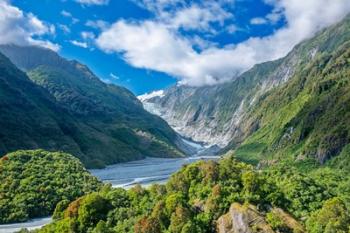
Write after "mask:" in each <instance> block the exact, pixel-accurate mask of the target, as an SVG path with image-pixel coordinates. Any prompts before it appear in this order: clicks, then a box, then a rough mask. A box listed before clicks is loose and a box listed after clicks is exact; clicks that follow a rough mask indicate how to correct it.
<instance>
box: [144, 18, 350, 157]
mask: <svg viewBox="0 0 350 233" xmlns="http://www.w3.org/2000/svg"><path fill="white" fill-rule="evenodd" d="M349 28H350V16H347V17H346V18H345V19H344V20H343V21H342V22H340V23H338V24H336V25H333V26H331V27H329V28H327V29H325V30H323V31H321V32H319V33H318V34H317V35H316V36H315V37H313V38H310V39H308V40H305V41H303V42H302V43H300V44H298V45H297V46H295V47H294V49H293V50H292V51H291V52H290V53H289V54H288V55H287V56H285V57H284V58H281V59H279V60H276V61H271V62H265V63H262V64H259V65H256V66H254V67H253V68H252V69H250V70H248V71H247V72H245V73H243V74H241V75H240V76H238V77H236V78H234V79H233V80H232V81H230V82H228V83H224V84H220V85H215V86H206V87H199V88H195V87H186V86H174V87H171V88H169V89H167V90H165V91H164V92H163V93H162V95H160V96H151V97H150V98H145V99H143V104H144V106H145V108H146V109H148V110H149V111H151V112H153V113H155V114H158V115H159V116H161V117H162V118H164V119H165V120H166V121H167V122H168V123H169V124H170V125H172V126H173V128H175V129H176V130H177V131H178V132H180V133H181V134H183V135H185V136H186V137H189V138H192V139H194V140H196V141H202V142H205V143H207V144H209V145H213V144H216V145H219V146H220V147H224V148H225V150H234V151H235V155H236V156H237V158H239V159H242V160H243V161H246V162H251V163H259V162H260V161H262V160H265V159H268V160H272V159H276V158H273V157H278V158H277V159H285V158H286V157H287V156H290V157H289V158H291V159H297V158H299V159H300V158H313V159H315V160H317V161H318V162H319V163H321V164H322V163H325V162H326V161H327V160H329V159H331V158H332V157H334V156H337V155H339V154H340V153H341V151H342V150H343V148H345V147H346V146H347V145H349V143H350V127H348V125H349V120H348V119H349V117H348V115H349V114H350V111H349V103H350V101H349V98H350V97H349V96H348V93H349V89H350V85H349V82H348V80H347V79H348V78H347V77H349V70H350V66H349V53H350V52H349V43H350V30H349ZM240 148H241V150H239V149H240ZM267 156H269V158H266V157H267Z"/></svg>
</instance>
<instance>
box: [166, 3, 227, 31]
mask: <svg viewBox="0 0 350 233" xmlns="http://www.w3.org/2000/svg"><path fill="white" fill-rule="evenodd" d="M231 17H233V15H232V14H231V13H229V12H227V11H226V10H224V9H223V8H222V7H221V5H220V4H219V3H216V2H208V3H203V4H202V5H197V4H193V5H190V6H189V7H184V8H181V9H179V10H177V11H175V12H172V13H165V12H163V13H162V14H161V15H160V20H161V21H162V22H163V23H165V24H167V25H168V26H169V27H173V28H175V29H178V28H182V29H185V30H197V31H211V30H212V27H211V26H210V24H211V23H214V22H217V23H219V24H221V25H223V24H224V21H225V20H227V19H229V18H231Z"/></svg>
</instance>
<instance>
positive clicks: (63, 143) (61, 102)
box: [0, 45, 184, 167]
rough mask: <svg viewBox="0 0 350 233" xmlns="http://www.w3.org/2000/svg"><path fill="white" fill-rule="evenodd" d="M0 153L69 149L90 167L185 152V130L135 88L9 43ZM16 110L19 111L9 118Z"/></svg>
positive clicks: (3, 63)
mask: <svg viewBox="0 0 350 233" xmlns="http://www.w3.org/2000/svg"><path fill="white" fill-rule="evenodd" d="M0 51H3V52H5V53H6V54H8V55H9V57H10V59H11V60H12V61H13V62H14V63H15V64H17V65H18V66H19V67H21V68H22V69H23V70H25V71H26V72H27V74H28V77H29V78H28V77H27V76H26V74H25V73H23V72H21V71H20V70H19V69H17V68H16V67H15V66H14V65H13V64H11V62H10V61H9V60H8V59H7V58H6V57H4V56H1V67H0V68H1V79H2V88H1V89H0V91H1V92H0V94H1V95H2V96H4V98H2V99H1V105H2V106H1V109H2V112H1V113H0V115H1V117H0V122H1V124H0V125H1V126H0V129H1V130H0V138H1V140H0V152H1V153H3V154H4V153H6V152H11V151H15V150H17V149H36V148H43V149H47V150H62V151H66V152H69V153H72V154H73V155H75V156H77V157H79V158H80V159H81V160H82V161H83V163H84V164H85V165H86V166H88V167H102V166H105V165H106V164H113V163H117V162H122V161H129V160H134V159H140V158H144V157H145V156H156V157H178V156H184V154H183V152H181V151H180V150H179V149H178V145H180V144H179V143H180V142H181V140H179V137H178V135H177V134H176V133H175V132H174V131H173V130H172V129H171V128H170V127H169V126H168V124H167V123H166V122H165V121H164V120H162V119H161V118H159V117H157V116H154V115H152V114H150V113H148V112H146V111H145V110H144V109H143V107H142V104H141V103H140V102H139V101H138V100H137V98H136V97H135V96H134V95H133V94H132V93H131V92H130V91H128V90H126V89H125V88H122V87H118V86H115V85H112V84H105V83H103V82H102V81H100V80H99V79H98V78H97V77H96V76H95V75H94V74H93V73H92V72H91V71H90V70H89V69H88V68H87V67H86V66H84V65H82V64H80V63H78V62H76V61H67V60H65V59H63V58H61V57H59V56H58V55H57V54H56V53H54V52H53V51H50V50H47V49H43V48H39V47H19V46H15V45H2V46H0ZM10 116H12V117H10Z"/></svg>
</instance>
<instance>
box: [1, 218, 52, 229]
mask: <svg viewBox="0 0 350 233" xmlns="http://www.w3.org/2000/svg"><path fill="white" fill-rule="evenodd" d="M49 222H51V217H45V218H35V219H31V220H29V221H28V222H25V223H13V224H4V225H0V233H12V232H16V231H19V230H21V229H22V228H27V229H28V230H34V229H38V228H40V227H42V226H44V225H46V224H48V223H49Z"/></svg>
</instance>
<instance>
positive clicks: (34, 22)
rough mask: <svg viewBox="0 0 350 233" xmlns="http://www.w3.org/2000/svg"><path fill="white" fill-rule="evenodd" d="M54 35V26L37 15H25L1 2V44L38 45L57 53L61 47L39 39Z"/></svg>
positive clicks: (8, 4)
mask: <svg viewBox="0 0 350 233" xmlns="http://www.w3.org/2000/svg"><path fill="white" fill-rule="evenodd" d="M53 34H55V27H54V26H53V25H50V24H47V23H44V22H43V21H41V20H39V19H38V18H37V17H36V16H35V15H33V14H31V13H25V12H23V11H22V10H20V9H19V8H17V7H15V6H12V5H10V3H8V2H7V1H1V2H0V35H1V36H0V44H9V43H13V44H18V45H37V46H43V47H46V48H50V49H52V50H55V51H57V50H58V49H59V45H57V44H54V43H52V42H50V41H48V40H43V39H38V38H40V37H41V36H44V35H53ZM34 38H35V39H34Z"/></svg>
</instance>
